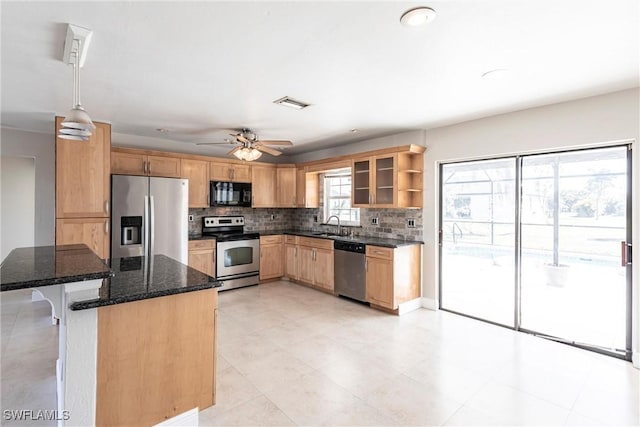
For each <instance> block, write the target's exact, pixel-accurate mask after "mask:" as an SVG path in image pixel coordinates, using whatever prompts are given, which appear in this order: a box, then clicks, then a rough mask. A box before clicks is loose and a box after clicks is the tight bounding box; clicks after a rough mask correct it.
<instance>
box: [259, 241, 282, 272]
mask: <svg viewBox="0 0 640 427" xmlns="http://www.w3.org/2000/svg"><path fill="white" fill-rule="evenodd" d="M282 255H283V254H282V236H280V235H278V236H260V280H268V279H277V278H280V277H282V276H283V275H284V266H283V256H282Z"/></svg>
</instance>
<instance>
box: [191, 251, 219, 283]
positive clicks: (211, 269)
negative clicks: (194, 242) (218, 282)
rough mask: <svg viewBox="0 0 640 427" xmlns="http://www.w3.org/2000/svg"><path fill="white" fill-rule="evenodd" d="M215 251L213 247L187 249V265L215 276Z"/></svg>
mask: <svg viewBox="0 0 640 427" xmlns="http://www.w3.org/2000/svg"><path fill="white" fill-rule="evenodd" d="M215 266H216V252H215V250H213V249H194V250H190V251H189V267H192V268H195V269H196V270H199V271H201V272H203V273H204V274H208V275H209V276H211V277H216V269H215Z"/></svg>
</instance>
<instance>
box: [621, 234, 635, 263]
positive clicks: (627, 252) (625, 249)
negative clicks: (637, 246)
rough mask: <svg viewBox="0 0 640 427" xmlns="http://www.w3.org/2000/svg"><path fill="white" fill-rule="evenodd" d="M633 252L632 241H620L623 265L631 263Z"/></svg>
mask: <svg viewBox="0 0 640 427" xmlns="http://www.w3.org/2000/svg"><path fill="white" fill-rule="evenodd" d="M631 258H632V253H631V243H627V242H625V241H624V240H623V241H622V242H620V261H621V263H620V265H621V266H622V267H626V266H627V265H631V261H632V259H631Z"/></svg>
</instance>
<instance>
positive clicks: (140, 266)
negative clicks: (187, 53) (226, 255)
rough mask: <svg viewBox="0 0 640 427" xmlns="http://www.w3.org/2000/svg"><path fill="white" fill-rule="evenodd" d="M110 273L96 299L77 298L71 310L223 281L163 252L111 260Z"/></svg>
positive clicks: (177, 291)
mask: <svg viewBox="0 0 640 427" xmlns="http://www.w3.org/2000/svg"><path fill="white" fill-rule="evenodd" d="M111 269H112V270H113V272H114V276H113V277H112V278H111V279H109V280H105V283H104V284H103V285H102V287H101V288H100V297H99V298H98V299H93V300H86V301H78V302H74V303H72V304H71V306H70V308H71V310H85V309H89V308H96V307H104V306H108V305H114V304H122V303H127V302H133V301H141V300H145V299H149V298H158V297H163V296H168V295H176V294H181V293H185V292H193V291H200V290H204V289H211V288H219V287H221V286H223V282H221V281H218V280H216V279H215V278H213V277H211V276H209V275H207V274H204V273H202V272H200V271H198V270H196V269H194V268H191V267H189V266H188V265H185V264H183V263H181V262H179V261H176V260H174V259H173V258H169V257H168V256H165V255H154V256H151V257H127V258H115V259H112V260H111Z"/></svg>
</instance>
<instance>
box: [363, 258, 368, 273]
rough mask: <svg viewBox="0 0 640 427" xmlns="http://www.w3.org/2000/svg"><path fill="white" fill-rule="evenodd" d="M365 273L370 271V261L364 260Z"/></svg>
mask: <svg viewBox="0 0 640 427" xmlns="http://www.w3.org/2000/svg"><path fill="white" fill-rule="evenodd" d="M364 271H369V260H368V259H366V258H365V259H364Z"/></svg>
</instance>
